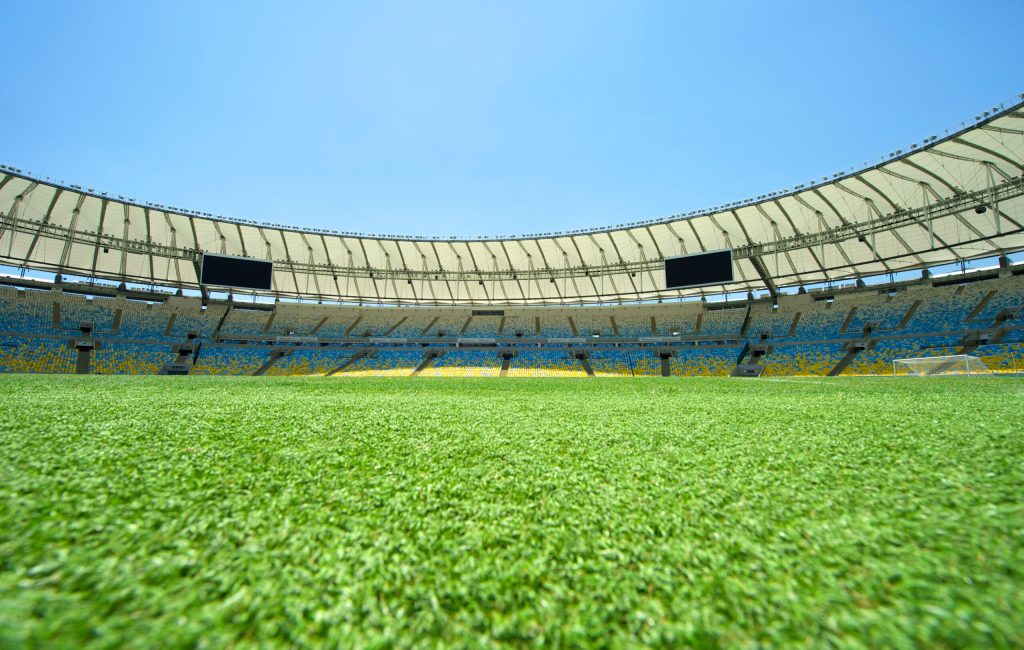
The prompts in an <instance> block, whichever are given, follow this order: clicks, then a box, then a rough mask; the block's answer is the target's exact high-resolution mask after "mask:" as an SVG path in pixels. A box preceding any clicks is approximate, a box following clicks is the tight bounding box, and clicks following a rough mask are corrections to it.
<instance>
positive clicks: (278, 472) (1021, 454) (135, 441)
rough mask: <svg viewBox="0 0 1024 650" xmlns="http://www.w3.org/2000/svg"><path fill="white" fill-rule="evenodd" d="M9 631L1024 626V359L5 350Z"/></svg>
mask: <svg viewBox="0 0 1024 650" xmlns="http://www.w3.org/2000/svg"><path fill="white" fill-rule="evenodd" d="M0 396H2V402H0V445H2V450H3V451H2V453H0V646H45V647H70V648H81V647H138V648H148V647H157V646H160V647H177V646H182V647H193V646H200V647H202V646H206V647H222V646H230V645H235V644H238V645H243V646H244V645H249V644H253V645H280V646H303V645H307V646H309V645H320V644H327V645H335V644H338V645H343V646H374V645H376V646H389V645H410V644H420V645H438V644H440V645H458V646H476V645H488V644H493V643H501V642H507V643H510V644H515V645H526V644H544V645H563V646H565V645H572V646H623V645H632V644H636V643H646V644H652V645H664V646H674V647H678V646H681V645H686V644H689V645H695V646H720V645H756V644H772V645H781V644H797V645H815V646H819V645H823V644H838V645H852V646H858V645H859V646H865V647H879V646H889V647H893V646H895V647H899V646H907V645H938V646H1015V645H1016V646H1019V645H1022V644H1024V605H1022V599H1021V593H1022V592H1024V573H1022V572H1024V508H1022V505H1021V500H1022V496H1024V468H1022V463H1021V459H1022V458H1024V433H1022V419H1021V404H1022V400H1021V398H1022V397H1024V384H1022V383H1021V382H1020V381H1019V380H1013V379H969V380H964V379H948V380H927V379H918V380H914V379H907V380H893V379H861V380H858V379H838V380H833V381H828V380H816V381H799V380H791V381H770V380H753V381H751V380H725V379H723V380H716V379H706V378H702V379H693V380H680V379H650V380H639V379H638V380H594V379H583V380H580V379H574V380H511V379H505V380H495V379H484V380H446V379H404V380H403V379H399V380H396V379H391V380H355V379H315V378H310V379H271V378H264V377H256V378H218V377H210V378H203V377H185V378H174V377H149V378H146V377H45V376H0Z"/></svg>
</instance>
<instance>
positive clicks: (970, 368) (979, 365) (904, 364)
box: [892, 354, 992, 377]
mask: <svg viewBox="0 0 1024 650" xmlns="http://www.w3.org/2000/svg"><path fill="white" fill-rule="evenodd" d="M892 374H893V377H897V376H900V375H903V376H910V377H933V376H937V375H990V374H992V371H991V370H989V368H988V366H986V365H985V362H984V361H982V360H981V359H979V358H978V357H972V356H971V355H969V354H954V355H950V356H945V357H916V358H913V359H893V360H892Z"/></svg>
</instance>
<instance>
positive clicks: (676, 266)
mask: <svg viewBox="0 0 1024 650" xmlns="http://www.w3.org/2000/svg"><path fill="white" fill-rule="evenodd" d="M732 281H733V276H732V251H731V250H728V249H727V250H721V251H711V252H709V253H696V254H694V255H683V256H682V257H669V258H666V259H665V288H666V289H685V288H688V287H703V286H707V285H709V284H729V283H730V282H732Z"/></svg>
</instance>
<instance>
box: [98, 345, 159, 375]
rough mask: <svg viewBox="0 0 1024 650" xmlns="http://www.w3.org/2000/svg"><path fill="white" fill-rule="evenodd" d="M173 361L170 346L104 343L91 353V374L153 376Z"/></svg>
mask: <svg viewBox="0 0 1024 650" xmlns="http://www.w3.org/2000/svg"><path fill="white" fill-rule="evenodd" d="M173 359H174V355H173V354H172V352H171V346H170V345H164V346H160V345H144V344H141V343H112V342H109V341H105V342H104V343H103V345H102V346H101V347H99V348H97V349H96V350H95V351H93V356H92V372H93V373H95V374H100V375H155V374H157V373H158V372H159V371H160V369H161V368H163V367H164V365H165V364H166V363H167V362H169V361H173Z"/></svg>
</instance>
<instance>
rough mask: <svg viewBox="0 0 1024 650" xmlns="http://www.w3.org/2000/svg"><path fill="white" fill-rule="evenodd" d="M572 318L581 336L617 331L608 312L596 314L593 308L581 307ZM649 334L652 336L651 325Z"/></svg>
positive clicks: (603, 335) (603, 334)
mask: <svg viewBox="0 0 1024 650" xmlns="http://www.w3.org/2000/svg"><path fill="white" fill-rule="evenodd" d="M572 320H573V322H574V323H576V331H577V332H578V333H579V335H580V336H587V337H593V335H594V334H597V335H598V336H601V337H607V336H615V331H614V330H612V319H611V318H609V315H608V314H607V313H604V314H595V313H593V309H591V308H589V307H587V308H584V309H581V310H580V313H579V314H577V315H576V316H573V317H572ZM649 320H650V319H648V321H649ZM617 324H618V323H616V325H617ZM647 336H650V327H648V334H647Z"/></svg>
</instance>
